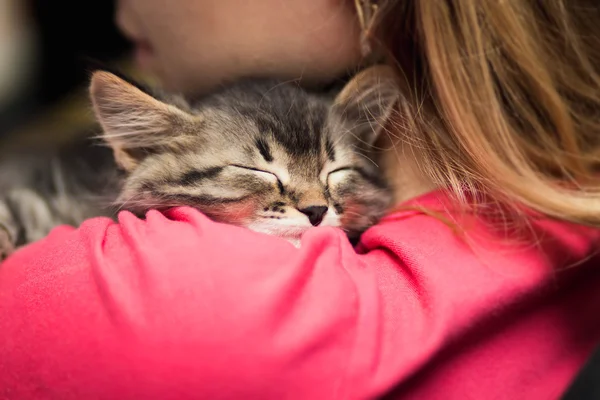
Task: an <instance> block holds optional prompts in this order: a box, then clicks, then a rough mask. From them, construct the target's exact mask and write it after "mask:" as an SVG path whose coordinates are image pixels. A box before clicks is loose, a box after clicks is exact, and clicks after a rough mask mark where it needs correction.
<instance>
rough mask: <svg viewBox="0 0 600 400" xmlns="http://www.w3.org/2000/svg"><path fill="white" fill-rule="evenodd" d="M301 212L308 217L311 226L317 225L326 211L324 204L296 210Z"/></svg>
mask: <svg viewBox="0 0 600 400" xmlns="http://www.w3.org/2000/svg"><path fill="white" fill-rule="evenodd" d="M298 211H300V212H301V213H302V214H304V215H306V216H307V217H308V220H309V221H310V223H311V225H312V226H317V225H319V224H320V223H321V222H322V221H323V217H324V216H325V213H327V207H326V206H310V207H306V208H303V209H300V210H298Z"/></svg>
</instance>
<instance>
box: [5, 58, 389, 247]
mask: <svg viewBox="0 0 600 400" xmlns="http://www.w3.org/2000/svg"><path fill="white" fill-rule="evenodd" d="M382 68H383V67H375V68H371V69H369V70H366V71H364V72H362V73H361V74H359V75H357V76H356V77H355V78H354V79H353V80H351V81H350V83H348V84H347V85H346V87H345V88H343V89H342V90H341V92H340V93H338V94H337V96H335V97H333V96H332V97H330V96H328V95H324V94H317V93H310V92H307V91H305V90H303V89H301V88H299V87H298V86H297V85H295V84H293V83H282V82H277V81H272V80H266V79H265V80H260V79H252V80H246V81H240V82H237V83H235V84H232V85H229V86H227V87H224V88H222V89H221V90H219V91H216V92H214V93H212V94H211V95H208V96H205V97H203V98H201V99H199V100H196V101H186V100H184V99H183V98H181V97H178V96H168V95H167V96H163V95H161V96H156V95H151V94H149V93H147V92H145V91H143V90H141V89H140V88H138V87H136V86H135V85H133V84H131V83H128V82H126V81H125V80H122V79H121V78H119V77H117V76H115V75H113V74H111V73H108V72H103V71H99V72H96V73H95V74H94V75H93V77H92V82H91V86H90V94H91V99H92V102H93V106H94V111H95V113H96V117H97V119H98V121H99V123H100V125H101V126H102V128H103V134H102V135H101V136H100V139H101V140H102V141H103V142H104V143H106V144H108V146H104V147H103V146H97V145H94V144H92V143H90V142H89V141H86V142H82V143H78V144H75V145H74V146H73V147H72V148H68V149H63V151H62V152H60V153H58V154H48V155H46V156H40V155H39V154H37V155H30V156H29V157H28V158H27V157H26V158H23V155H19V156H17V157H15V158H14V159H13V158H11V159H10V160H5V161H4V162H3V163H2V164H0V171H2V172H0V195H1V196H2V200H1V201H0V227H3V228H4V229H3V230H0V252H4V253H5V254H8V253H9V252H10V251H11V249H12V248H14V247H16V246H20V245H23V244H26V243H29V242H32V241H34V240H37V239H39V238H41V237H43V236H45V235H46V234H47V233H48V232H49V230H50V229H52V228H53V227H55V226H56V225H59V224H65V223H66V224H71V225H78V224H79V223H81V222H82V221H83V220H84V219H86V218H90V217H93V216H100V215H102V216H113V217H114V216H115V214H116V212H117V211H119V210H129V211H131V212H133V213H135V214H137V215H139V216H143V215H144V214H145V213H146V212H147V211H148V210H149V209H158V210H164V209H167V208H170V207H175V206H191V207H195V208H198V209H199V210H200V211H202V212H203V213H205V214H206V215H207V216H209V217H210V218H212V219H214V220H216V221H219V222H225V223H230V224H235V225H241V226H246V227H248V228H250V229H253V230H256V231H261V232H265V233H269V234H274V235H278V236H282V237H284V238H286V239H288V240H290V241H292V242H297V240H298V239H299V237H300V235H301V234H302V233H303V232H304V231H306V230H307V229H309V228H311V227H312V226H323V225H329V226H340V227H341V228H342V229H344V230H345V231H346V232H347V234H348V235H349V236H350V237H351V238H356V237H358V236H359V235H360V234H361V233H362V232H363V231H364V230H365V229H367V228H368V227H369V226H371V225H373V224H374V223H375V222H377V220H378V219H379V218H380V217H381V216H382V215H383V213H384V212H385V211H386V209H387V207H388V206H389V204H390V202H391V200H392V199H391V191H390V189H389V188H388V185H387V184H386V182H385V181H384V180H383V179H382V176H383V174H382V172H381V171H379V169H378V167H377V165H376V164H375V162H374V161H373V157H374V151H373V143H374V142H375V140H376V139H377V135H378V134H379V132H380V130H381V126H382V123H383V122H384V121H385V120H386V118H387V117H388V116H389V114H390V112H391V110H392V109H393V106H394V103H395V100H396V98H397V96H398V91H397V89H396V86H395V84H394V82H393V80H392V78H391V76H390V74H389V73H387V72H386V71H385V70H384V69H382ZM40 157H41V158H40Z"/></svg>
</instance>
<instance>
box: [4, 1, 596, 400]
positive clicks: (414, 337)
mask: <svg viewBox="0 0 600 400" xmlns="http://www.w3.org/2000/svg"><path fill="white" fill-rule="evenodd" d="M117 15H118V17H117V18H118V21H119V25H120V26H121V28H122V30H123V31H124V32H125V34H126V35H127V36H128V37H130V38H131V39H132V40H133V41H134V42H135V43H136V57H137V59H138V61H139V64H140V65H141V66H142V67H144V68H146V69H147V70H150V71H152V72H153V73H155V74H156V75H158V76H159V77H160V78H161V80H162V82H163V83H164V85H165V86H166V87H169V88H172V89H176V90H182V91H187V92H190V93H195V94H199V93H203V92H206V91H209V90H210V89H211V88H213V87H215V86H217V85H219V84H220V83H222V82H225V81H228V80H232V79H236V78H239V77H244V76H251V75H259V74H263V75H269V76H274V77H278V78H282V79H299V80H300V82H301V83H302V84H305V85H322V84H326V83H328V82H332V81H335V80H336V79H339V77H341V76H344V75H346V74H347V73H351V72H353V71H356V70H357V69H359V68H361V66H362V65H364V64H368V63H369V62H384V63H388V64H390V65H391V66H393V67H394V68H395V70H396V71H397V76H398V82H399V83H400V84H403V85H404V86H403V87H404V91H403V97H402V99H401V101H400V102H399V104H398V107H397V113H396V114H397V115H395V116H394V117H393V118H392V119H391V120H390V121H389V124H388V125H387V127H386V131H387V132H388V133H389V134H388V135H384V136H386V137H384V138H383V139H382V143H379V144H378V145H379V146H380V147H381V148H382V149H383V150H382V154H381V160H380V165H381V167H382V170H383V172H382V173H384V174H385V176H386V178H387V179H388V180H389V181H390V182H391V184H392V186H393V188H394V191H395V195H396V207H395V208H394V209H393V210H390V213H389V214H388V215H387V216H386V217H385V218H384V219H383V220H382V221H381V222H380V223H378V224H377V225H376V226H374V227H373V228H371V229H369V230H368V231H367V232H365V234H364V235H363V237H362V238H361V240H360V242H359V243H358V245H357V246H356V248H353V247H352V246H351V245H350V244H349V243H348V241H347V240H346V238H345V236H344V235H343V233H342V232H341V231H339V230H337V229H335V228H326V227H323V228H320V227H317V228H315V229H312V230H310V231H309V232H307V233H306V234H305V235H304V237H303V238H302V245H301V247H300V248H295V247H293V246H291V245H290V244H288V243H287V242H285V241H284V240H282V239H280V238H276V237H272V236H267V235H264V234H260V233H255V232H251V231H249V230H246V229H243V228H240V227H234V226H229V225H225V224H218V223H215V222H212V221H211V220H209V219H208V218H206V217H205V216H204V215H202V214H201V213H200V212H198V211H195V210H192V209H189V208H175V209H173V210H170V211H168V212H165V213H159V212H157V211H151V212H149V213H148V214H147V216H146V218H145V219H139V218H137V217H135V216H133V215H132V214H130V213H127V212H123V213H121V214H120V215H119V220H118V222H113V221H111V220H108V219H104V218H96V219H91V220H88V221H86V222H85V223H83V224H82V225H81V226H80V227H66V226H62V227H59V228H57V229H55V230H54V231H53V232H52V233H50V235H49V236H47V237H46V238H45V239H43V240H41V241H39V242H36V243H34V244H32V245H30V246H28V247H26V248H24V249H22V250H20V251H18V252H16V253H15V254H14V255H12V256H11V257H10V258H8V260H7V261H6V262H5V263H4V264H3V265H2V268H0V315H1V316H2V317H1V318H0V339H1V340H0V397H2V398H6V399H21V400H24V399H42V398H53V399H115V398H119V399H138V398H152V399H188V398H189V399H191V398H194V399H196V398H210V399H232V398H243V399H250V398H260V399H280V398H286V399H333V398H336V399H365V398H377V397H388V398H411V399H412V398H416V399H463V398H477V399H484V398H495V399H549V398H557V397H560V395H561V394H562V393H563V392H564V391H565V390H566V388H567V387H568V385H569V383H570V382H571V381H572V380H573V378H574V376H575V374H576V373H577V371H578V369H579V368H580V367H581V366H582V365H583V363H584V362H585V359H586V357H588V355H589V354H591V352H592V350H593V348H594V347H595V345H596V344H597V343H598V341H599V340H600V319H599V318H598V313H597V310H598V309H599V307H600V291H599V290H598V287H599V285H600V268H598V262H599V261H600V260H599V258H598V256H597V253H598V249H599V240H600V230H599V229H598V228H599V227H600V191H599V190H598V189H599V179H598V175H597V170H598V166H599V159H598V150H600V143H599V141H600V139H599V138H600V135H599V134H600V125H599V122H598V112H599V110H600V75H599V73H598V68H599V65H600V53H599V52H598V48H600V7H599V6H598V5H596V4H595V3H594V2H592V1H587V0H568V1H567V0H549V1H544V2H526V1H487V0H482V1H460V0H443V1H417V0H380V1H377V2H372V1H358V0H357V1H356V2H354V3H353V2H351V1H349V0H311V1H306V0H288V1H285V2H284V1H279V0H261V1H253V2H247V1H241V0H221V1H219V2H215V1H208V0H180V1H178V2H169V1H167V0H121V1H119V2H118V12H117ZM373 60H376V61H373Z"/></svg>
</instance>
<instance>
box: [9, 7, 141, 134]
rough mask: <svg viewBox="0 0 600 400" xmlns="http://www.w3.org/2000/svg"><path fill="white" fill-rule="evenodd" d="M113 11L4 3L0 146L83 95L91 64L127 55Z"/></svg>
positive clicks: (107, 61)
mask: <svg viewBox="0 0 600 400" xmlns="http://www.w3.org/2000/svg"><path fill="white" fill-rule="evenodd" d="M114 7H115V5H114V1H110V0H85V1H81V0H52V1H48V0H0V143H2V140H3V139H6V138H7V137H8V136H10V135H17V133H16V132H18V131H19V130H22V129H26V127H27V125H28V124H31V123H32V121H34V120H35V119H36V118H44V116H45V115H47V114H48V113H50V112H51V110H53V109H59V108H60V105H61V103H65V102H66V101H67V100H66V99H68V98H69V96H71V95H72V93H74V92H77V91H78V90H80V91H81V90H82V89H85V87H86V85H87V81H88V79H89V72H90V63H89V60H96V61H99V62H102V63H112V62H115V61H117V60H121V59H123V58H124V57H125V56H126V55H127V54H128V51H129V44H128V42H127V41H126V40H125V39H124V38H123V37H122V36H121V35H120V34H119V32H118V30H117V28H116V26H115V24H114ZM2 15H4V16H2ZM46 118H47V117H46ZM55 122H56V121H55ZM59 122H60V121H59ZM67 123H68V121H65V124H67ZM55 125H56V124H55ZM66 128H67V127H66ZM53 129H56V126H55V127H54V128H53ZM50 134H51V133H49V135H50Z"/></svg>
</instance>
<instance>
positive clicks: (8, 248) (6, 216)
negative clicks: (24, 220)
mask: <svg viewBox="0 0 600 400" xmlns="http://www.w3.org/2000/svg"><path fill="white" fill-rule="evenodd" d="M18 232H19V228H18V226H17V223H16V222H15V220H14V218H13V216H12V213H11V211H10V207H8V204H7V203H6V201H5V200H2V199H0V261H2V260H4V259H5V258H6V257H8V256H9V255H11V254H12V252H13V251H15V247H16V243H17V235H18Z"/></svg>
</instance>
